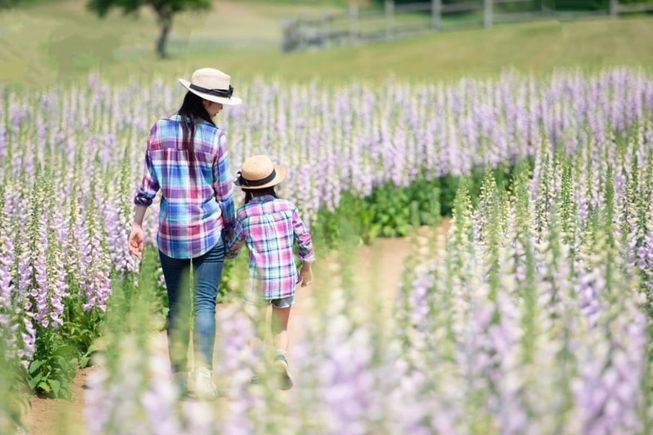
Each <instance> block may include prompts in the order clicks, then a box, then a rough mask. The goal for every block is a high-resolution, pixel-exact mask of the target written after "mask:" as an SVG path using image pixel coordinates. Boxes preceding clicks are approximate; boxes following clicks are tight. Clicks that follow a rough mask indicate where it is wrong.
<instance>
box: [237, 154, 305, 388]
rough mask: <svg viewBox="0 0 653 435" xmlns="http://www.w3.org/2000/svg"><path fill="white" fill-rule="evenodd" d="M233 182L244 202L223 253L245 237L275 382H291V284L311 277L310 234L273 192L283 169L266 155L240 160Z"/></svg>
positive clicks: (239, 244) (289, 205)
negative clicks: (267, 312)
mask: <svg viewBox="0 0 653 435" xmlns="http://www.w3.org/2000/svg"><path fill="white" fill-rule="evenodd" d="M238 175H239V176H238V179H237V180H236V185H238V186H240V187H241V188H242V190H243V191H244V192H245V204H244V205H243V206H242V207H241V208H240V209H238V211H237V212H236V221H235V224H234V231H233V234H232V237H231V240H230V241H229V242H228V244H227V254H226V255H227V257H230V258H233V257H235V256H236V255H237V254H238V251H239V250H240V248H241V247H242V246H243V243H245V242H246V243H247V248H248V249H249V268H250V278H251V282H252V284H253V290H255V291H256V293H257V296H258V297H259V298H261V299H262V300H263V301H265V303H266V304H271V305H272V319H271V325H270V327H271V332H272V337H273V340H274V344H275V346H276V348H277V354H276V357H275V364H276V366H277V368H278V369H279V371H280V375H281V388H282V389H289V388H291V387H292V379H291V378H290V374H289V373H288V333H287V327H288V318H289V316H290V308H291V307H292V305H293V302H294V298H295V286H296V285H297V284H301V286H302V287H305V286H307V285H309V284H310V283H311V281H312V279H313V278H312V272H311V263H312V262H313V261H314V259H315V256H314V253H313V245H312V242H311V235H310V234H309V232H308V231H307V230H306V227H305V226H304V223H303V222H302V219H301V218H300V216H299V212H298V211H297V207H296V206H295V205H294V204H293V203H291V202H290V201H286V200H284V199H279V198H277V195H276V193H275V191H274V186H276V185H278V184H279V183H281V182H282V181H283V179H284V178H285V175H286V174H285V169H284V168H283V167H281V166H279V165H274V164H273V163H272V161H271V160H270V158H269V157H267V156H263V155H259V156H254V157H251V158H249V159H247V160H246V161H245V163H243V166H242V168H241V171H240V172H239V174H238ZM295 240H296V241H297V244H298V247H299V250H298V253H299V258H300V259H301V260H302V262H303V265H302V268H301V270H300V272H299V276H297V267H296V265H295V256H294V252H293V242H294V241H295Z"/></svg>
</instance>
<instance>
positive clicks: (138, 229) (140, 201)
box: [128, 124, 160, 257]
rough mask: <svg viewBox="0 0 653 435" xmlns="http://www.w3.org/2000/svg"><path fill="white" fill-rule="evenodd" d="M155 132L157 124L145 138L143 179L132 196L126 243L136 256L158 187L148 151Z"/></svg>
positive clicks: (140, 246) (140, 253)
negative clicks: (129, 227)
mask: <svg viewBox="0 0 653 435" xmlns="http://www.w3.org/2000/svg"><path fill="white" fill-rule="evenodd" d="M157 133H158V128H157V124H154V126H153V127H152V129H151V130H150V135H149V137H148V139H147V149H148V151H145V171H144V173H143V179H142V180H141V185H140V186H139V188H138V191H137V192H136V196H135V197H134V204H135V206H136V207H135V208H134V222H133V223H132V229H131V233H130V234H129V241H128V244H129V251H130V252H131V253H132V254H133V255H136V256H137V257H140V256H141V255H142V253H143V242H144V241H145V235H144V233H143V219H144V218H145V212H146V211H147V208H148V207H149V206H150V205H152V201H153V200H154V197H155V196H156V193H157V192H158V191H159V187H160V186H159V180H158V179H157V177H156V171H155V170H154V164H153V163H152V158H151V157H150V153H149V149H150V144H151V143H152V141H153V140H155V138H156V137H157Z"/></svg>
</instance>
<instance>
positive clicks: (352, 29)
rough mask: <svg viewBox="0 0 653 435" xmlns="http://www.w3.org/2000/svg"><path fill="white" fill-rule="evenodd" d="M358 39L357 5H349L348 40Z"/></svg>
mask: <svg viewBox="0 0 653 435" xmlns="http://www.w3.org/2000/svg"><path fill="white" fill-rule="evenodd" d="M356 39H358V5H357V4H355V3H350V4H349V40H350V41H354V40H356Z"/></svg>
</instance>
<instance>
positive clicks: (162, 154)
mask: <svg viewBox="0 0 653 435" xmlns="http://www.w3.org/2000/svg"><path fill="white" fill-rule="evenodd" d="M185 142H188V141H184V136H183V132H182V123H181V117H180V116H179V115H174V116H172V117H170V118H165V119H161V120H159V121H157V122H156V123H155V124H154V126H153V127H152V129H151V130H150V135H149V137H148V139H147V151H146V153H145V173H144V174H143V180H142V182H141V185H140V187H139V188H138V192H137V193H136V197H135V198H134V203H135V204H137V205H142V206H146V207H147V206H149V205H151V204H152V201H153V199H154V197H155V196H156V193H157V191H158V190H159V189H161V194H162V195H161V207H160V212H159V231H158V234H157V245H158V247H159V250H161V252H163V253H164V254H165V255H167V256H168V257H172V258H195V257H198V256H200V255H202V254H204V253H206V252H207V251H208V250H209V249H211V248H213V247H214V246H215V245H216V244H217V243H218V241H219V240H220V237H221V236H222V230H223V228H225V229H230V228H231V226H232V225H233V220H234V200H233V194H232V182H231V177H230V174H229V160H228V158H227V150H226V140H225V134H224V131H223V130H222V129H220V128H218V127H215V126H214V125H212V124H210V123H208V122H206V121H203V120H200V121H197V122H196V123H195V135H194V140H193V144H192V151H191V150H189V147H188V144H187V143H185Z"/></svg>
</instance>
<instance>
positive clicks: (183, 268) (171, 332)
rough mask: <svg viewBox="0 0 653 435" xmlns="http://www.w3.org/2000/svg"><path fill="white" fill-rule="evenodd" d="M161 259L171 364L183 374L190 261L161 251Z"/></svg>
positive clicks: (188, 323)
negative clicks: (164, 283) (165, 290)
mask: <svg viewBox="0 0 653 435" xmlns="http://www.w3.org/2000/svg"><path fill="white" fill-rule="evenodd" d="M159 258H160V260H161V268H162V269H163V277H164V278H165V282H166V289H167V292H168V316H167V319H166V320H167V322H166V332H167V334H168V352H169V355H170V364H171V366H172V370H173V371H174V372H183V371H185V370H186V363H187V355H188V334H189V332H190V330H189V326H190V322H189V320H190V319H189V313H190V306H189V302H190V301H189V298H188V293H189V292H188V273H189V271H190V260H185V259H176V258H171V257H168V256H167V255H165V254H164V253H163V252H160V251H159Z"/></svg>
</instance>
